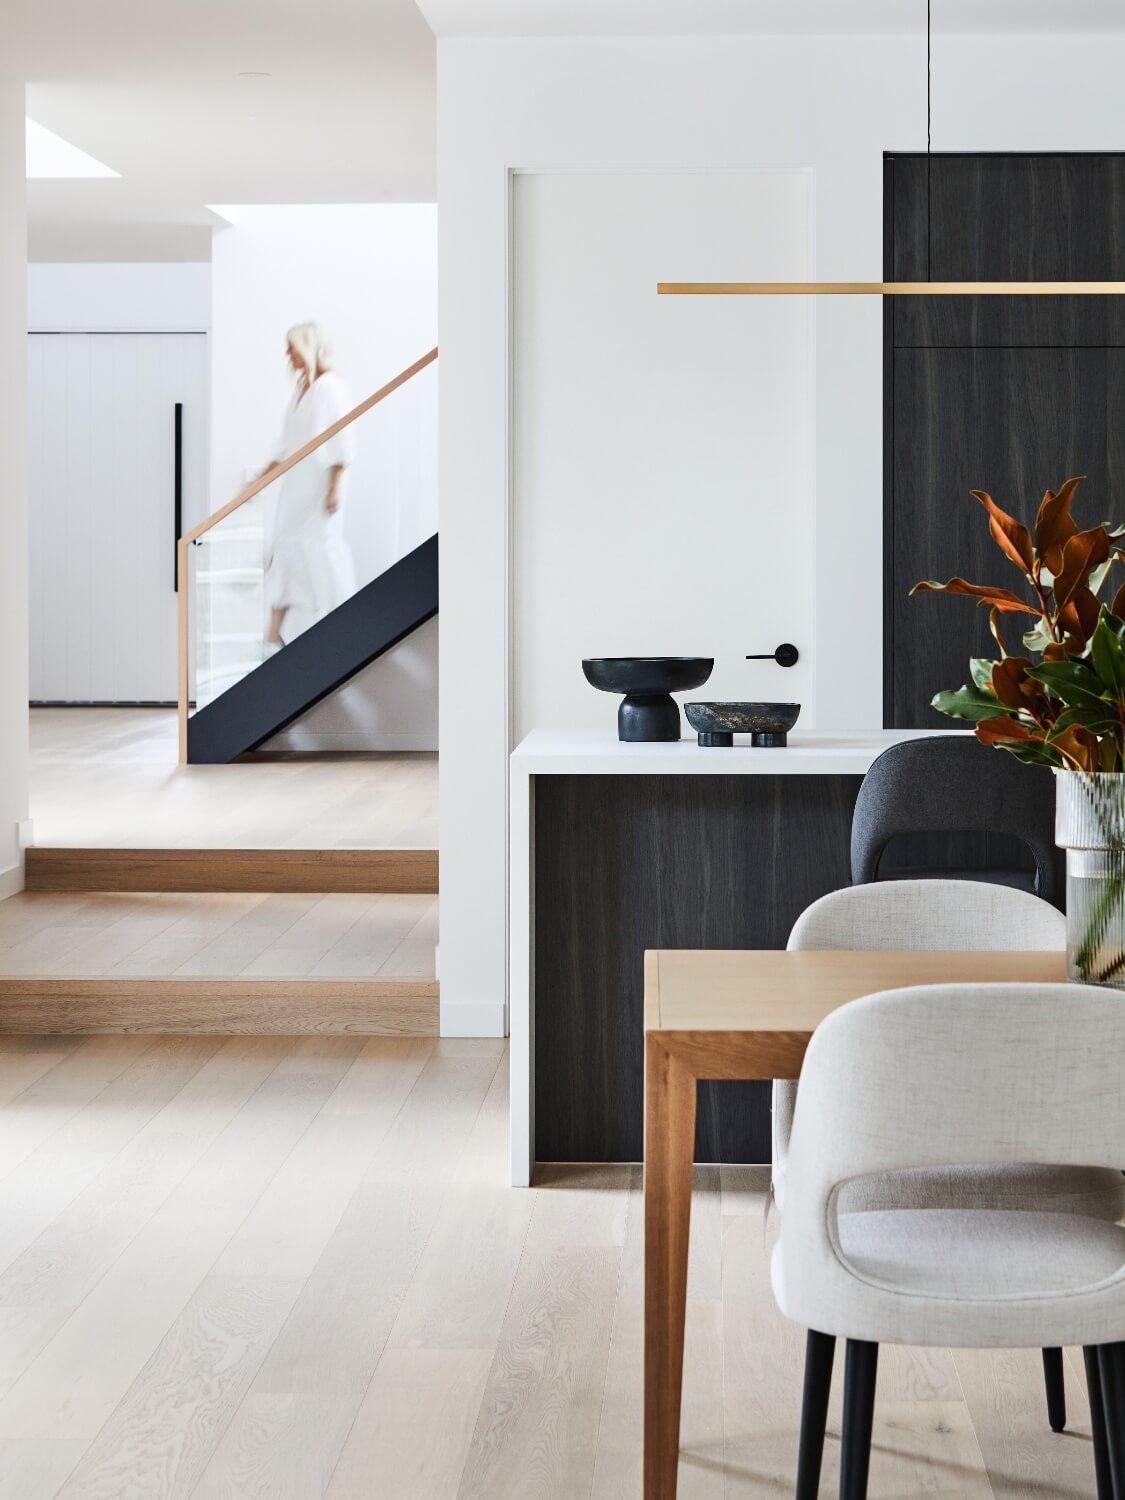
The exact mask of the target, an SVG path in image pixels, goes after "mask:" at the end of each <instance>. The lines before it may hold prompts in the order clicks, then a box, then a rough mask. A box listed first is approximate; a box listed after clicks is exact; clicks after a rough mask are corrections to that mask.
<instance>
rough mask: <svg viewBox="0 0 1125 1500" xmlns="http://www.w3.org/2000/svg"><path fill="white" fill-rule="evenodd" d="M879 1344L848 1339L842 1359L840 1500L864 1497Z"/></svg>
mask: <svg viewBox="0 0 1125 1500" xmlns="http://www.w3.org/2000/svg"><path fill="white" fill-rule="evenodd" d="M878 1365H879V1345H878V1344H868V1343H865V1342H864V1341H863V1340H862V1339H849V1340H848V1352H847V1357H846V1359H845V1361H844V1443H843V1452H842V1453H841V1456H840V1500H867V1471H868V1468H869V1467H870V1464H871V1424H872V1422H873V1420H874V1416H875V1374H876V1371H877V1369H878Z"/></svg>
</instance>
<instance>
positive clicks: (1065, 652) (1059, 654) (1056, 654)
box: [1043, 636, 1086, 661]
mask: <svg viewBox="0 0 1125 1500" xmlns="http://www.w3.org/2000/svg"><path fill="white" fill-rule="evenodd" d="M1071 643H1072V644H1071ZM1085 649H1086V643H1085V641H1075V640H1074V637H1073V636H1069V637H1068V638H1067V641H1052V642H1051V644H1050V645H1049V646H1044V647H1043V660H1044V661H1065V660H1066V659H1067V657H1068V656H1081V655H1082V652H1083V651H1084V650H1085Z"/></svg>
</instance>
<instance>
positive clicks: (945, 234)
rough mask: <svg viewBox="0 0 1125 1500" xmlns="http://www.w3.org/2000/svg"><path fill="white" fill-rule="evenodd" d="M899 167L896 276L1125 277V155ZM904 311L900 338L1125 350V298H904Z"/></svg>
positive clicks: (897, 330) (960, 159) (956, 160)
mask: <svg viewBox="0 0 1125 1500" xmlns="http://www.w3.org/2000/svg"><path fill="white" fill-rule="evenodd" d="M887 170H888V172H889V173H890V174H892V175H891V182H890V192H889V197H890V201H891V213H892V222H893V249H892V260H891V265H890V266H889V267H888V268H887V270H888V272H889V273H891V274H892V276H893V279H894V280H901V281H927V280H932V281H1118V280H1125V156H1111V155H1105V156H1050V155H1048V156H935V157H934V158H933V159H932V162H931V163H930V164H929V165H927V161H926V158H925V157H924V156H895V157H893V158H891V159H890V161H889V163H888V168H887ZM927 181H928V182H929V191H928V192H927ZM927 205H929V209H928V211H927ZM893 314H894V341H895V343H896V344H899V345H911V346H915V347H917V346H929V345H935V344H936V345H966V344H971V345H975V346H977V347H980V346H982V345H986V344H993V345H1016V344H1018V345H1024V346H1028V345H1044V344H1062V345H1067V346H1074V345H1097V346H1101V345H1105V344H1123V345H1125V298H1121V297H975V298H974V297H956V298H949V297H939V298H917V297H900V298H897V299H896V300H895V303H894V308H893Z"/></svg>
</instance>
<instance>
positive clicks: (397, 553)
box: [211, 203, 437, 750]
mask: <svg viewBox="0 0 1125 1500" xmlns="http://www.w3.org/2000/svg"><path fill="white" fill-rule="evenodd" d="M220 211H221V212H222V213H223V214H224V215H227V216H229V217H230V218H231V219H232V221H233V222H232V224H231V225H230V227H227V228H222V229H218V230H216V231H215V236H214V245H213V255H212V316H211V329H212V337H211V347H212V378H211V399H212V417H211V491H212V499H213V501H214V504H215V505H216V506H217V505H220V504H222V503H224V502H225V501H226V500H228V499H230V498H231V496H232V495H234V494H236V493H237V492H238V490H239V489H240V488H241V487H242V486H243V484H245V482H246V481H247V479H249V478H251V477H252V476H253V475H254V474H256V473H257V472H258V471H259V470H260V469H261V468H262V465H263V464H264V463H265V461H266V460H267V459H268V458H269V457H270V456H271V455H272V453H273V450H274V448H275V447H276V445H277V440H278V436H279V433H280V430H281V420H282V414H283V412H284V410H285V406H286V404H287V402H288V401H289V399H290V396H291V392H292V385H291V377H290V375H289V372H288V370H287V367H286V364H285V358H284V354H285V331H286V329H287V328H290V327H291V326H292V325H293V324H294V323H300V322H306V321H309V320H315V321H317V322H319V323H320V324H321V325H322V326H323V327H324V329H325V330H326V332H327V334H328V336H329V338H330V339H331V342H332V344H333V346H334V349H335V352H336V357H337V366H338V368H339V370H340V373H341V374H342V375H343V377H344V379H345V380H346V382H347V384H348V386H349V387H350V390H351V393H352V397H353V400H354V402H356V403H358V402H359V401H361V400H362V399H363V398H364V397H365V396H369V395H371V394H372V392H374V391H376V390H378V388H379V387H380V386H382V385H384V384H385V383H386V382H387V381H388V380H390V379H391V378H393V377H394V376H395V375H397V374H398V373H399V372H400V371H401V370H404V369H405V368H406V367H407V366H408V365H410V364H412V363H413V362H414V361H415V360H416V359H417V358H419V356H420V355H422V354H424V353H426V351H427V350H429V349H431V348H433V346H434V345H435V344H436V343H437V209H436V206H435V205H434V204H432V203H410V204H377V205H375V204H315V205H283V206H274V205H270V206H261V205H256V206H247V205H238V206H235V207H223V208H222V209H221V210H220ZM436 401H437V379H436V372H435V371H434V370H433V369H432V368H431V369H430V370H427V371H426V372H424V373H423V374H422V375H420V376H418V377H416V378H415V380H413V381H411V382H410V383H409V384H408V386H407V387H405V388H404V389H403V390H402V391H401V392H396V393H395V394H394V395H392V396H391V397H389V398H388V400H387V401H386V402H384V403H382V404H381V405H380V406H379V407H376V408H375V410H374V411H373V412H372V413H370V414H369V415H368V416H365V417H361V418H360V419H359V421H358V422H357V424H356V429H355V430H356V437H357V442H358V455H357V459H356V462H355V464H354V465H353V470H352V474H351V477H350V481H349V484H350V494H349V499H348V503H347V511H346V513H345V531H346V535H347V538H348V541H349V544H350V546H351V549H352V553H353V556H354V558H355V562H356V573H357V577H358V579H359V581H360V582H361V583H362V582H365V581H367V580H368V579H370V578H372V577H374V576H375V575H376V574H377V573H379V572H381V571H382V570H383V569H385V568H387V567H389V566H390V564H391V563H392V562H394V561H396V560H397V558H399V557H401V556H403V555H404V554H405V553H406V552H408V551H410V550H411V548H413V547H414V546H416V545H417V544H418V543H419V542H421V541H423V540H425V538H426V537H428V536H430V535H432V533H433V532H434V531H435V530H436V529H437V484H436V436H435V428H436ZM267 494H268V492H267ZM436 700H437V632H436V631H434V630H430V631H425V632H419V633H418V635H417V636H416V637H415V638H414V639H413V640H412V641H411V642H404V643H403V645H402V646H401V647H399V648H397V649H396V650H395V651H393V652H389V653H388V654H387V656H386V657H384V658H382V659H381V660H380V661H378V662H376V663H374V664H373V665H372V666H371V667H370V668H368V670H367V672H365V673H363V674H361V675H360V676H359V677H357V678H355V679H353V681H352V682H351V683H349V684H348V685H347V686H346V688H344V689H342V690H341V692H340V693H337V694H333V695H332V696H331V697H329V698H327V699H325V700H324V702H322V703H320V704H318V705H317V706H316V708H314V709H312V710H311V711H310V713H309V714H307V715H305V716H304V717H303V718H302V719H301V720H299V721H297V723H295V724H293V725H291V726H290V728H289V729H288V730H286V731H285V733H284V734H282V735H279V736H278V737H277V738H276V739H275V740H273V741H271V743H270V748H275V749H282V748H302V749H321V750H347V749H354V748H366V749H387V750H391V749H418V750H433V749H436V748H437V738H436ZM361 742H362V743H361Z"/></svg>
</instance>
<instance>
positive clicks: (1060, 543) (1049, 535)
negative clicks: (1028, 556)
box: [1035, 475, 1083, 574]
mask: <svg viewBox="0 0 1125 1500" xmlns="http://www.w3.org/2000/svg"><path fill="white" fill-rule="evenodd" d="M1082 477H1083V476H1082V475H1079V476H1078V478H1077V479H1068V480H1067V481H1066V483H1065V484H1064V485H1063V487H1062V488H1061V489H1060V490H1059V491H1058V493H1057V494H1056V493H1055V492H1054V491H1053V490H1048V491H1047V492H1046V494H1045V495H1044V496H1043V499H1042V502H1041V503H1040V506H1039V514H1038V515H1037V516H1036V518H1035V547H1036V550H1037V551H1038V553H1039V556H1040V557H1041V558H1042V559H1043V561H1044V562H1045V563H1046V564H1047V566H1048V568H1050V570H1051V572H1052V573H1053V574H1057V573H1058V572H1059V570H1060V569H1061V568H1062V549H1063V547H1064V546H1065V545H1066V543H1067V542H1068V541H1069V540H1070V538H1071V537H1072V536H1074V534H1075V533H1076V532H1077V530H1078V526H1077V524H1076V522H1075V520H1074V518H1073V517H1072V516H1071V514H1070V502H1071V501H1072V500H1073V499H1074V494H1075V491H1076V490H1077V489H1078V486H1079V485H1080V484H1081V483H1082Z"/></svg>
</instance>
